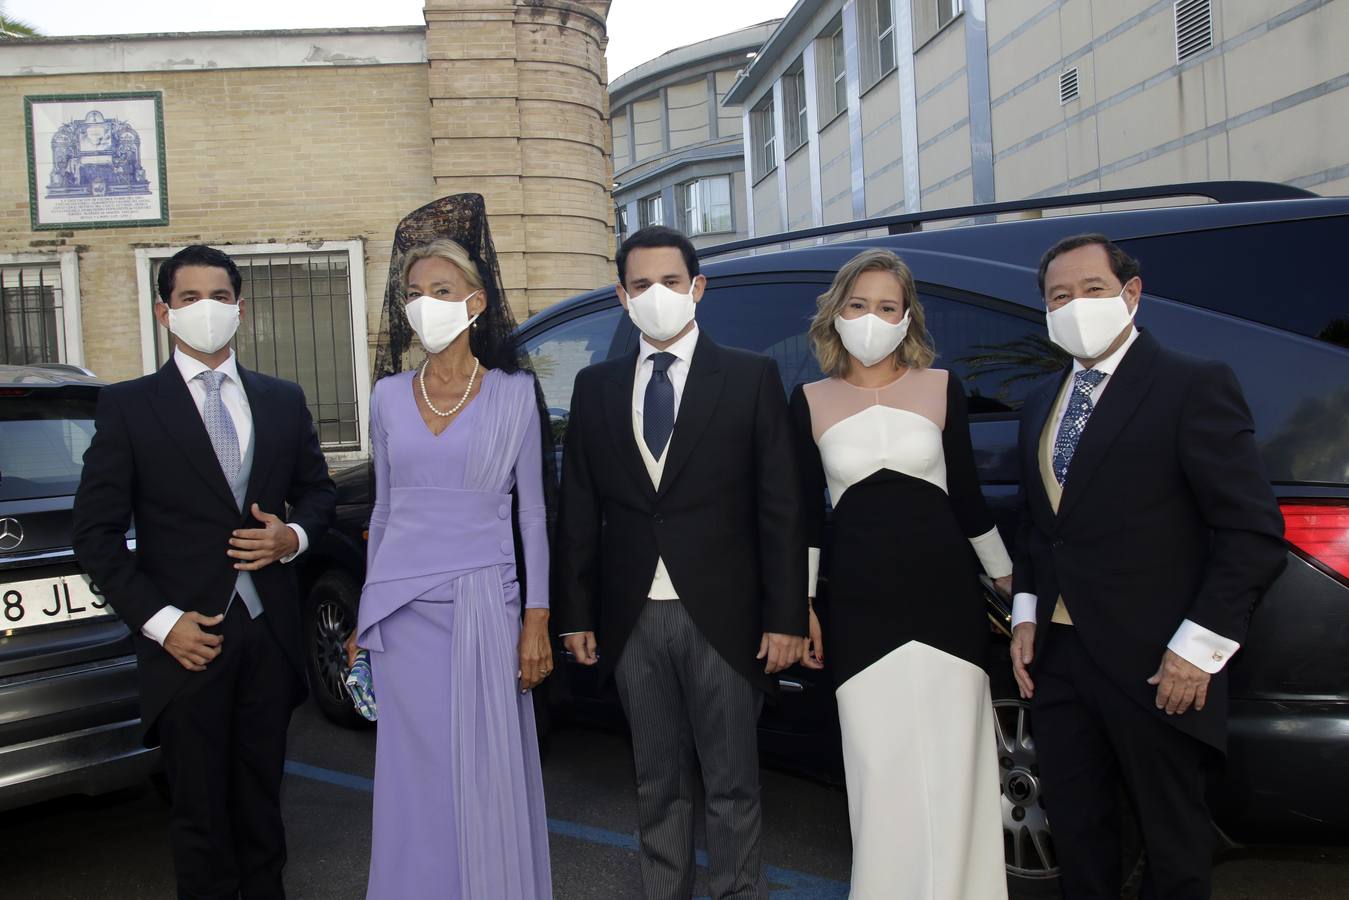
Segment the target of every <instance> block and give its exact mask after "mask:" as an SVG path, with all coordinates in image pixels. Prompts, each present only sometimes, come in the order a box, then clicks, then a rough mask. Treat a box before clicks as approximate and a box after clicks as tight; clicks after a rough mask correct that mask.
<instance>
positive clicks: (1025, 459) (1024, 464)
mask: <svg viewBox="0 0 1349 900" xmlns="http://www.w3.org/2000/svg"><path fill="white" fill-rule="evenodd" d="M1067 377H1068V370H1065V371H1063V372H1061V373H1059V377H1057V378H1055V379H1054V380H1053V381H1052V382H1049V383H1047V384H1046V385H1045V386H1044V388H1043V389H1042V390H1040V391H1038V392H1037V393H1036V394H1035V396H1034V397H1032V398H1031V399H1030V401H1029V403H1028V405H1027V409H1026V413H1025V418H1024V420H1023V422H1022V427H1023V428H1024V429H1025V432H1024V433H1023V435H1022V438H1021V471H1022V472H1024V473H1027V474H1026V484H1024V485H1022V489H1023V490H1025V492H1026V497H1027V498H1028V500H1029V502H1030V504H1031V505H1032V507H1033V508H1034V509H1035V511H1036V512H1037V513H1038V514H1039V515H1040V517H1042V521H1045V522H1049V521H1053V519H1054V505H1053V504H1052V503H1050V502H1049V493H1048V491H1046V490H1045V484H1044V480H1043V479H1041V478H1040V436H1041V435H1042V434H1044V430H1045V423H1046V422H1048V421H1049V417H1050V415H1051V414H1052V413H1053V411H1054V400H1055V399H1056V398H1057V397H1058V395H1059V391H1061V390H1062V389H1063V380H1064V379H1065V378H1067Z"/></svg>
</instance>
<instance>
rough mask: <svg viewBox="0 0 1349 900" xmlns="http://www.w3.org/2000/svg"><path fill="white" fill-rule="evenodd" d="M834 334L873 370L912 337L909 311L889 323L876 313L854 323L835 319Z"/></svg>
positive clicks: (853, 321)
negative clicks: (907, 336) (909, 334)
mask: <svg viewBox="0 0 1349 900" xmlns="http://www.w3.org/2000/svg"><path fill="white" fill-rule="evenodd" d="M834 330H835V331H837V332H838V336H839V337H840V338H841V339H842V340H843V346H844V348H845V349H847V351H848V352H849V353H851V354H852V355H853V356H854V357H855V358H856V359H857V361H858V362H860V363H861V364H862V365H864V366H866V367H868V368H870V367H871V366H874V365H876V363H878V362H880V361H881V360H883V359H885V358H886V357H888V356H890V355H891V354H893V353H894V352H895V350H897V349H898V348H899V345H900V344H902V343H904V336H905V335H907V334H908V333H909V310H907V309H906V310H905V311H904V318H902V319H900V320H899V321H898V322H887V321H885V320H884V319H882V318H881V317H880V316H878V315H876V314H875V313H867V314H866V315H864V316H858V317H857V318H855V319H845V318H843V317H842V316H835V317H834Z"/></svg>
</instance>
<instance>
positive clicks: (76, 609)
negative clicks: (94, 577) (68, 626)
mask: <svg viewBox="0 0 1349 900" xmlns="http://www.w3.org/2000/svg"><path fill="white" fill-rule="evenodd" d="M111 615H113V611H112V610H111V609H110V608H109V607H108V601H107V600H105V599H103V597H101V596H99V595H98V594H96V593H95V592H94V588H93V583H92V582H91V581H90V580H89V576H88V575H82V574H71V575H56V576H52V577H48V578H37V579H34V580H32V581H18V582H9V583H8V584H6V583H0V631H18V630H20V629H23V628H36V627H37V626H39V625H56V624H59V623H61V622H74V621H77V620H80V619H97V618H101V617H104V616H111Z"/></svg>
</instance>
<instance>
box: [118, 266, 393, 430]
mask: <svg viewBox="0 0 1349 900" xmlns="http://www.w3.org/2000/svg"><path fill="white" fill-rule="evenodd" d="M342 243H343V244H347V243H348V242H342ZM339 246H341V245H339ZM222 249H224V250H225V251H226V252H227V253H229V254H230V256H231V257H232V258H233V259H234V262H235V263H236V264H237V265H238V267H239V274H240V275H241V276H243V291H242V293H243V298H244V301H245V304H246V306H245V313H244V321H243V324H242V325H240V326H239V331H238V334H237V335H236V336H235V339H234V351H235V353H236V355H237V356H238V358H239V362H240V363H241V364H242V365H243V366H244V367H246V368H249V369H253V370H254V371H256V372H262V373H264V374H267V375H273V376H275V377H277V378H283V379H285V380H287V381H293V382H296V383H297V384H299V385H300V387H302V388H304V394H305V400H306V401H307V402H308V404H309V414H310V415H311V416H312V417H313V419H314V427H315V428H316V429H317V430H318V435H319V443H320V444H321V445H322V446H323V449H324V450H325V451H330V452H336V453H341V452H346V451H350V452H353V453H358V452H361V451H362V450H364V449H365V448H366V435H365V431H366V429H365V428H364V427H363V426H362V423H361V410H362V409H364V408H365V404H367V403H368V402H369V371H370V369H369V365H368V363H367V360H368V348H367V344H366V340H367V337H366V324H365V315H366V310H365V281H364V278H365V276H364V262H363V260H364V247H363V246H362V245H361V244H360V243H359V242H351V243H350V245H348V246H346V247H344V249H324V248H320V249H319V250H317V251H314V250H310V249H309V248H308V247H306V246H305V245H303V244H301V245H298V246H297V247H282V248H279V249H280V250H281V252H275V251H269V250H268V245H265V244H264V245H254V246H249V247H224V248H222ZM145 252H146V251H138V253H137V255H138V256H140V255H141V254H143V253H145ZM157 252H159V253H160V255H159V256H158V257H157V258H155V259H153V260H147V262H148V268H149V272H148V276H149V282H148V283H149V284H150V285H153V284H155V283H156V280H157V277H158V274H159V266H160V265H161V264H162V263H163V262H164V261H165V259H167V258H168V256H170V255H172V253H173V252H175V251H174V250H169V251H167V252H164V251H157ZM148 306H149V304H147V314H148V312H149V309H148ZM156 331H157V338H158V339H157V341H156V342H155V343H156V354H157V356H158V359H157V360H156V362H157V363H159V364H162V363H163V362H164V361H165V360H167V359H168V357H169V342H168V335H167V334H165V333H164V330H163V329H162V328H161V329H156Z"/></svg>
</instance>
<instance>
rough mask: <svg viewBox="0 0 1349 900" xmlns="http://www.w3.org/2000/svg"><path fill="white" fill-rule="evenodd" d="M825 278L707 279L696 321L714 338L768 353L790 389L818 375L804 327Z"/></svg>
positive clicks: (725, 342)
mask: <svg viewBox="0 0 1349 900" xmlns="http://www.w3.org/2000/svg"><path fill="white" fill-rule="evenodd" d="M828 288H829V285H828V283H812V282H801V281H795V282H790V283H774V282H762V281H761V282H754V283H747V284H736V283H734V282H730V283H727V282H725V281H722V282H719V281H715V280H714V281H712V282H710V283H709V284H708V288H707V293H706V294H704V295H703V299H702V302H701V303H699V304H698V327H699V328H701V329H704V330H705V331H706V332H707V333H708V334H709V335H710V336H711V337H712V339H713V340H714V341H716V342H717V343H719V344H723V345H725V346H727V347H739V348H741V349H742V350H752V351H754V352H755V353H762V354H764V355H765V356H771V357H773V358H774V359H775V360H777V362H778V371H779V372H780V373H781V374H782V383H783V386H784V387H786V389H787V391H788V392H789V393H790V392H791V390H792V388H794V387H795V386H796V385H798V384H801V383H802V382H810V381H818V380H819V379H820V378H822V377H823V376H822V375H821V374H820V367H819V366H818V365H816V364H815V354H814V353H812V352H811V350H810V341H809V340H808V339H807V338H806V331H807V329H809V328H810V320H811V318H812V317H813V316H814V315H815V298H816V297H818V296H819V295H820V294H822V293H824V292H825V291H826V290H828Z"/></svg>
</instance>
